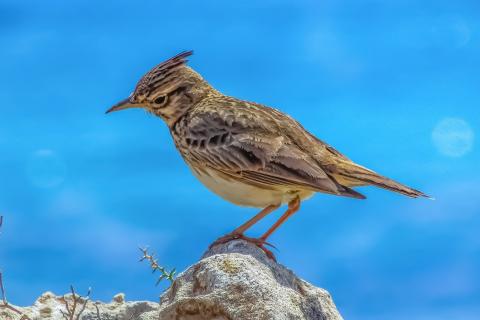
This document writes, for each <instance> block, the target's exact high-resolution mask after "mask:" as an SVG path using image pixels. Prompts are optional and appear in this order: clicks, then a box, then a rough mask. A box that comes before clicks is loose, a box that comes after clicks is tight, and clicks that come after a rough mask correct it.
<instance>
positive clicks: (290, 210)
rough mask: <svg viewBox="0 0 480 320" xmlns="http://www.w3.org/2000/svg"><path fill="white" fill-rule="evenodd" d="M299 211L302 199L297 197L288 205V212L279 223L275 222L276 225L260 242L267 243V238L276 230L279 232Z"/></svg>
mask: <svg viewBox="0 0 480 320" xmlns="http://www.w3.org/2000/svg"><path fill="white" fill-rule="evenodd" d="M298 209H300V198H299V197H298V196H297V197H296V198H295V199H293V200H292V201H290V202H289V203H288V209H287V211H285V213H284V214H283V215H282V216H281V217H280V218H279V219H278V220H277V222H275V224H274V225H273V226H271V227H270V229H268V231H267V232H265V233H264V234H263V236H261V237H260V240H261V241H262V242H264V243H265V242H266V240H267V238H268V237H269V236H270V235H271V234H272V233H273V232H275V230H277V228H278V227H280V226H281V225H282V224H283V223H284V222H285V221H286V220H287V219H288V218H289V217H290V216H292V215H293V214H294V213H295V212H297V211H298Z"/></svg>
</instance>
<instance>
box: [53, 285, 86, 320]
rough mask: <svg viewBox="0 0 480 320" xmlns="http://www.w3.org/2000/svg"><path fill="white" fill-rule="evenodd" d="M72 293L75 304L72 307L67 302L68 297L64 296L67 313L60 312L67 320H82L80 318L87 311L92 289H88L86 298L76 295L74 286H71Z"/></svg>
mask: <svg viewBox="0 0 480 320" xmlns="http://www.w3.org/2000/svg"><path fill="white" fill-rule="evenodd" d="M70 292H71V293H72V299H73V303H72V305H71V306H70V304H69V303H68V300H67V296H66V295H64V296H63V301H64V303H65V309H66V310H67V312H63V310H60V312H61V313H62V316H63V318H64V319H65V320H80V316H81V315H82V313H83V312H84V311H85V308H86V307H87V303H88V301H90V293H91V289H90V288H88V292H87V294H86V295H85V297H82V296H81V295H79V294H77V293H75V289H74V288H73V286H70ZM79 306H80V309H79V310H78V311H77V307H79Z"/></svg>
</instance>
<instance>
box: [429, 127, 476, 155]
mask: <svg viewBox="0 0 480 320" xmlns="http://www.w3.org/2000/svg"><path fill="white" fill-rule="evenodd" d="M474 136H475V134H474V132H473V130H472V128H471V127H470V125H469V124H468V123H467V122H466V121H465V120H463V119H459V118H445V119H443V120H441V121H440V122H439V123H437V125H436V126H435V128H434V129H433V132H432V140H433V143H434V144H435V147H436V148H437V150H438V151H439V152H440V153H441V154H443V155H446V156H449V157H461V156H464V155H465V154H467V153H468V152H470V150H472V148H473V141H474Z"/></svg>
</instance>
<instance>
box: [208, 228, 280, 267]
mask: <svg viewBox="0 0 480 320" xmlns="http://www.w3.org/2000/svg"><path fill="white" fill-rule="evenodd" d="M237 239H241V240H245V241H247V242H250V243H253V244H254V245H256V246H257V247H259V248H260V249H262V250H263V252H265V254H266V255H267V257H269V258H270V259H272V260H273V261H275V262H276V261H277V259H275V255H274V254H273V252H272V251H270V250H268V249H267V248H265V246H269V247H272V248H274V249H276V247H275V246H274V245H273V244H271V243H269V242H266V241H265V240H264V239H262V238H250V237H247V236H245V235H243V234H239V233H229V234H226V235H224V236H223V237H220V238H218V239H217V240H215V241H214V242H213V243H212V244H211V245H210V246H209V249H211V248H212V247H214V246H216V245H219V244H225V243H227V242H230V241H232V240H237Z"/></svg>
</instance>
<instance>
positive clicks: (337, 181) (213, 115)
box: [107, 51, 426, 254]
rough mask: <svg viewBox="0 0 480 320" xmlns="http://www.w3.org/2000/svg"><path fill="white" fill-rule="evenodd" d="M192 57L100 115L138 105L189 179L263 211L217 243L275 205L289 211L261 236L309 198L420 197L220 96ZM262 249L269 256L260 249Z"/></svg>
mask: <svg viewBox="0 0 480 320" xmlns="http://www.w3.org/2000/svg"><path fill="white" fill-rule="evenodd" d="M191 54H192V52H191V51H189V52H183V53H180V54H178V55H177V56H175V57H173V58H171V59H169V60H167V61H165V62H163V63H162V64H160V65H158V66H156V67H155V68H153V69H152V70H151V71H150V72H148V73H147V74H146V75H145V76H143V77H142V79H141V80H140V81H139V83H138V84H137V86H136V88H135V90H134V92H133V93H132V94H131V95H130V97H129V98H128V99H126V100H124V101H122V102H121V103H119V104H117V105H115V106H114V107H112V108H111V109H109V110H108V111H107V112H111V111H117V110H122V109H126V108H133V107H141V108H145V109H146V110H147V111H149V112H151V113H153V114H154V115H156V116H159V117H160V118H162V119H163V120H164V121H165V122H166V123H167V125H168V127H169V129H170V132H171V135H172V137H173V140H174V142H175V145H176V147H177V149H178V150H179V152H180V154H181V155H182V157H183V158H184V160H185V162H186V163H187V164H188V166H189V167H190V168H191V170H192V171H193V173H194V174H195V176H196V177H197V178H198V179H199V180H200V181H201V182H202V183H203V184H204V185H206V186H207V187H208V188H209V189H210V190H212V191H213V192H215V193H216V194H218V195H220V196H221V197H223V198H224V199H226V200H228V201H231V202H233V203H235V204H238V205H244V206H253V207H261V208H265V209H264V210H262V212H260V213H259V214H258V215H257V216H255V217H254V218H252V219H251V220H250V221H248V222H247V223H245V224H244V225H242V226H241V227H239V228H237V229H236V230H235V231H234V232H232V234H230V235H227V236H226V237H224V238H222V240H221V241H227V240H229V239H232V238H239V237H243V238H246V237H244V236H243V233H244V232H245V231H246V229H248V228H249V227H250V226H251V225H253V224H254V223H256V222H257V221H258V220H260V219H261V218H263V217H264V216H265V215H267V214H268V213H270V212H271V211H273V210H275V209H276V208H278V207H279V206H280V205H282V204H285V203H288V204H289V209H288V210H287V212H286V213H285V214H284V215H283V216H282V217H281V218H280V219H279V222H278V223H277V224H275V225H274V226H273V227H272V228H271V229H270V230H268V231H267V232H266V233H265V234H264V235H263V236H262V237H260V238H259V239H250V238H247V239H249V240H251V241H254V242H256V243H257V244H258V245H260V246H262V247H263V243H264V242H265V240H266V239H267V237H268V236H269V235H270V234H271V233H272V232H273V231H275V229H276V228H277V227H278V226H279V225H280V224H281V223H282V222H283V221H285V220H286V219H287V218H288V217H289V216H290V215H292V214H293V213H294V212H296V211H297V210H298V208H299V205H300V201H301V200H304V199H306V198H308V197H310V196H312V195H313V194H314V193H315V192H322V193H328V194H333V195H340V196H346V197H352V198H357V199H364V198H365V197H364V196H363V195H362V194H360V193H358V192H357V191H355V190H353V189H352V187H357V186H366V185H374V186H377V187H380V188H384V189H387V190H390V191H394V192H398V193H401V194H403V195H406V196H409V197H414V198H416V197H420V196H422V197H426V195H425V194H423V193H422V192H420V191H418V190H415V189H412V188H410V187H407V186H405V185H402V184H400V183H398V182H395V181H393V180H391V179H388V178H386V177H384V176H381V175H379V174H377V173H375V172H373V171H371V170H369V169H367V168H365V167H362V166H360V165H358V164H356V163H354V162H352V161H351V160H350V159H348V158H347V157H345V156H344V155H342V154H341V153H340V152H338V151H337V150H335V149H334V148H332V147H331V146H329V145H328V144H326V143H325V142H323V141H321V140H319V139H318V138H316V137H314V136H313V135H312V134H311V133H309V132H308V131H307V130H305V129H304V128H303V127H302V126H301V125H300V124H299V123H298V122H297V121H295V120H294V119H292V118H291V117H290V116H288V115H285V114H283V113H281V112H280V111H278V110H276V109H273V108H270V107H267V106H264V105H261V104H258V103H253V102H248V101H243V100H240V99H237V98H233V97H229V96H225V95H223V94H222V93H220V92H219V91H217V90H215V89H214V88H213V87H212V86H210V85H209V84H208V83H207V82H206V81H205V80H203V78H202V77H201V76H200V75H199V74H198V73H196V72H195V71H193V70H192V69H191V68H189V67H188V66H187V65H186V62H187V60H186V58H187V57H188V56H190V55H191ZM263 249H264V250H265V251H266V252H267V253H268V254H271V253H270V252H269V251H268V250H266V249H265V248H264V247H263Z"/></svg>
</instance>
